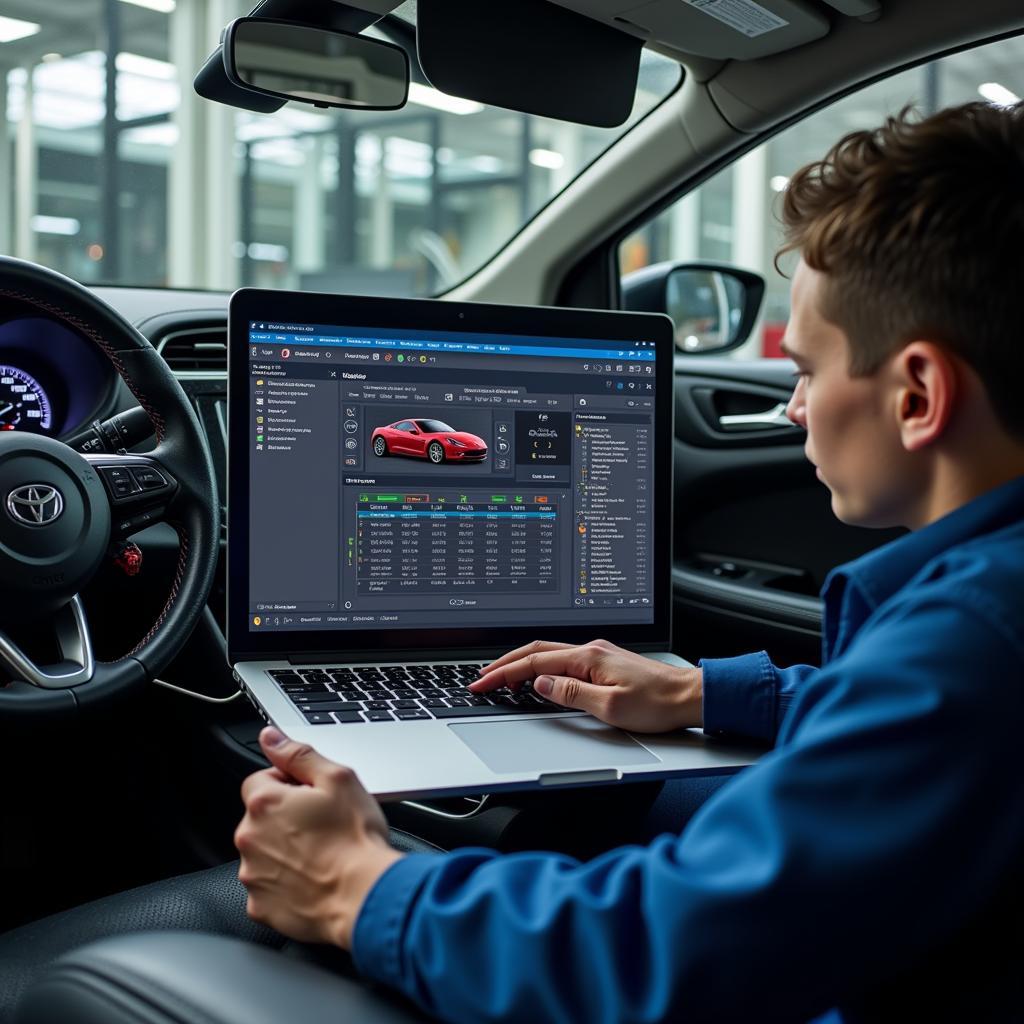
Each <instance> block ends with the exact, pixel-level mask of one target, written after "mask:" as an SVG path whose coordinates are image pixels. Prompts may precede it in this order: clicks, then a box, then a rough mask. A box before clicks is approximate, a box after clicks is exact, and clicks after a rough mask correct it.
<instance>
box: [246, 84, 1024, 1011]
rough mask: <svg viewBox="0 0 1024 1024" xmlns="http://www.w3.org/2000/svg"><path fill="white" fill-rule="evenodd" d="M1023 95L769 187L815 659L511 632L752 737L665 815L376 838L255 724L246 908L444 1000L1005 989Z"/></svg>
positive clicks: (662, 715)
mask: <svg viewBox="0 0 1024 1024" xmlns="http://www.w3.org/2000/svg"><path fill="white" fill-rule="evenodd" d="M1022 183H1024V105H1017V106H1016V107H1013V108H1009V109H1000V108H996V107H992V106H987V105H984V104H968V105H966V106H963V107H960V108H956V109H952V110H947V111H944V112H941V113H939V114H937V115H935V116H934V117H931V118H928V119H927V120H924V121H921V122H918V123H915V122H913V121H912V120H911V119H910V118H909V117H908V116H907V115H906V113H904V114H903V115H901V116H900V117H898V118H891V119H889V120H888V121H887V122H886V124H885V125H884V126H883V127H882V128H880V129H878V130H877V131H874V132H856V133H854V134H852V135H850V136H847V137H846V138H845V139H843V140H842V141H841V142H840V143H838V144H837V145H836V146H835V147H834V148H833V149H832V151H831V152H830V153H829V154H828V155H827V156H826V157H825V159H824V160H822V161H820V162H818V163H815V164H812V165H810V166H808V167H805V168H804V169H803V170H801V171H800V172H798V173H797V174H796V175H794V176H793V178H792V179H791V181H790V183H789V186H788V188H787V191H786V196H785V203H784V211H783V220H784V226H785V231H786V245H785V247H784V249H792V250H798V251H799V252H800V254H801V257H802V258H801V261H800V263H799V265H798V267H797V270H796V272H795V275H794V278H793V283H792V317H791V320H790V322H789V326H788V328H787V331H786V338H785V350H786V352H787V354H789V355H790V356H791V357H792V358H793V360H794V361H795V363H796V366H797V370H798V373H797V382H796V387H795V390H794V393H793V397H792V400H791V401H790V404H789V409H788V414H789V416H790V418H791V419H792V420H793V421H794V422H795V423H798V424H800V425H801V426H803V427H806V429H807V446H806V452H807V456H808V458H809V459H810V460H811V462H812V463H814V464H815V465H816V467H817V474H818V476H819V478H820V479H821V480H822V481H823V483H824V484H825V485H826V486H827V487H828V488H829V490H830V491H831V494H832V507H833V510H834V512H835V514H836V515H837V516H838V517H839V518H840V519H841V520H843V521H844V522H848V523H855V524H858V525H863V526H879V527H883V526H895V525H901V526H905V527H907V528H909V530H910V531H911V532H910V533H909V534H908V535H907V536H905V537H902V538H900V539H898V540H897V541H895V542H893V543H891V544H889V545H887V546H885V547H883V548H880V549H878V550H876V551H874V552H872V553H870V554H869V555H867V556H865V557H863V558H861V559H859V560H857V561H856V562H853V563H851V564H850V565H847V566H844V567H841V568H839V569H837V570H835V571H834V572H833V573H832V575H831V576H830V578H829V580H828V582H827V584H826V587H825V591H824V598H825V628H824V644H823V667H822V668H821V669H814V668H811V667H809V666H798V667H796V668H791V669H785V670H780V669H778V668H776V667H775V666H773V665H772V664H771V662H770V661H769V660H768V657H767V656H766V655H765V654H763V653H760V654H751V655H748V656H745V657H741V658H734V659H727V660H717V661H705V662H703V663H702V664H701V666H700V667H699V668H696V669H692V670H685V671H682V670H678V669H673V668H670V667H667V666H664V665H658V664H654V663H651V662H649V661H647V660H646V659H643V658H640V657H639V656H636V655H633V654H630V653H628V652H626V651H623V650H620V649H618V648H615V647H614V646H612V645H611V644H607V643H604V642H601V641H598V642H596V643H593V644H587V645H585V646H582V647H572V646H568V645H561V644H549V643H538V644H533V645H531V646H530V647H528V648H523V649H520V650H517V651H513V652H512V653H510V654H507V655H505V656H504V657H502V658H500V659H498V660H497V661H495V662H494V663H492V664H491V665H489V666H487V667H486V668H485V669H484V670H483V673H482V675H481V678H480V680H479V681H478V682H477V683H475V684H474V686H475V688H476V689H478V690H479V691H487V690H492V689H494V688H496V687H500V686H512V687H517V686H520V685H522V683H523V682H524V681H525V680H529V679H533V680H535V682H534V686H535V688H536V689H537V690H538V691H539V692H541V693H542V694H545V695H547V696H548V697H549V698H550V699H552V700H554V701H556V702H558V703H562V704H567V705H570V706H572V707H576V708H583V709H586V710H587V711H590V712H592V713H593V714H595V715H597V716H598V717H599V718H602V719H604V720H606V721H608V722H611V723H613V724H615V725H621V726H624V727H626V728H629V729H633V730H639V731H644V730H650V731H659V730H666V729H673V728H678V727H682V726H696V725H701V724H703V726H704V728H705V729H708V730H713V731H716V732H722V733H737V734H743V735H746V736H753V737H758V738H761V739H764V740H766V741H769V742H773V743H774V749H773V750H772V751H771V752H770V753H769V754H767V755H766V756H765V757H764V758H763V759H762V760H761V761H760V762H759V763H758V764H757V765H756V766H754V767H751V768H749V769H747V770H746V771H744V772H743V773H741V774H740V775H738V776H737V777H736V778H735V779H733V780H731V781H730V782H729V783H728V784H727V785H726V786H724V787H723V788H722V790H720V791H719V793H717V794H716V795H715V796H714V797H713V798H712V799H711V800H710V801H709V802H708V803H707V804H706V805H705V806H704V807H703V808H702V809H701V811H700V812H698V814H697V815H696V816H695V817H694V819H693V820H692V821H691V822H690V823H689V825H688V827H687V828H686V829H685V830H684V832H683V833H682V835H679V836H675V835H664V836H661V837H659V838H658V839H656V840H655V841H654V842H652V843H651V844H650V845H649V846H648V847H646V848H637V847H630V848H625V849H620V850H615V851H612V852H610V853H608V854H606V855H604V856H602V857H599V858H598V859H596V860H594V861H591V862H589V863H586V864H580V863H578V862H576V861H573V860H572V859H570V858H567V857H564V856H560V855H555V854H545V853H525V854H517V855H512V856H500V855H497V854H495V853H494V852H493V851H487V850H476V849H473V850H461V851H457V852H455V853H452V854H448V855H427V854H418V855H412V856H407V857H403V856H401V855H400V854H398V853H397V852H395V851H394V850H392V849H390V848H389V847H388V845H387V842H386V834H387V833H386V826H385V822H384V818H383V816H382V814H381V812H380V809H379V808H378V806H377V805H376V803H375V802H374V801H373V800H372V799H371V798H370V797H369V796H368V795H367V794H366V792H365V791H364V790H363V789H362V788H361V787H360V785H359V783H358V780H357V779H356V778H355V777H354V776H353V775H352V773H351V772H350V771H349V770H347V769H345V768H344V767H340V766H337V765H334V764H331V763H329V762H327V761H325V760H324V759H323V758H321V757H319V756H318V755H317V754H315V753H314V752H312V751H311V750H309V749H308V748H305V747H300V746H298V745H296V744H295V743H293V742H291V741H289V740H286V739H285V738H284V737H283V736H281V735H280V733H277V732H276V731H275V730H273V729H268V730H265V731H264V733H263V735H262V737H261V740H262V743H263V747H264V750H265V751H266V754H267V756H268V758H269V759H270V760H271V762H272V763H273V765H274V767H272V768H270V769H269V770H267V771H265V772H259V773H257V774H256V775H254V776H252V777H251V778H249V779H248V780H247V781H246V782H245V784H244V787H243V796H244V799H245V803H246V808H247V809H246V814H245V817H244V818H243V820H242V822H241V824H240V826H239V828H238V831H237V833H236V841H237V845H238V848H239V850H240V851H241V855H242V859H241V866H240V869H239V878H240V879H241V881H242V882H243V883H244V884H245V886H246V887H247V889H248V894H249V895H248V910H249V914H250V915H251V916H252V917H253V918H254V919H256V920H257V921H261V922H264V923H266V924H270V925H272V926H273V927H275V928H277V929H279V930H281V931H282V932H284V933H286V934H288V935H291V936H293V937H295V938H298V939H303V940H308V941H314V942H326V943H335V944H337V945H339V946H342V947H344V948H348V949H351V950H352V951H353V954H354V957H355V961H356V964H357V965H358V966H359V968H360V969H361V970H362V971H363V972H364V973H365V974H367V975H369V976H371V977H374V978H377V979H379V980H383V981H385V982H388V983H390V984H392V985H394V986H396V987H398V988H400V989H402V990H403V991H405V992H406V993H407V994H408V995H410V996H411V997H412V998H413V999H415V1000H416V1001H417V1002H419V1003H420V1004H421V1005H422V1006H424V1007H425V1008H427V1009H428V1010H430V1011H432V1012H435V1013H437V1014H439V1015H440V1016H441V1017H443V1018H445V1019H449V1020H454V1021H482V1020H491V1019H501V1020H516V1021H520V1020H522V1021H525V1020H538V1021H587V1022H597V1021H633V1020H643V1021H655V1020H669V1019H671V1020H686V1021H703V1020H715V1021H763V1020H804V1021H806V1020H808V1019H810V1018H812V1017H815V1016H817V1015H820V1014H822V1013H826V1012H827V1011H830V1010H831V1019H842V1020H848V1021H853V1020H868V1019H870V1020H873V1021H874V1020H882V1019H893V1020H901V1021H902V1020H907V1019H914V1020H939V1019H957V1020H970V1021H983V1020H1009V1019H1020V1018H1021V1017H1024V991H1022V982H1021V977H1022V974H1024V972H1022V971H1021V966H1020V956H1021V952H1022V950H1021V946H1022V943H1021V939H1020V936H1021V920H1022V918H1021V912H1022V910H1024V898H1022V892H1024V785H1022V783H1021V777H1022V774H1024V767H1022V765H1021V761H1020V751H1021V750H1024V742H1022V735H1024V733H1022V729H1024V630H1022V628H1021V619H1020V613H1019V611H1018V608H1019V603H1020V600H1021V597H1022V595H1024V521H1022V513H1024V403H1022V402H1020V401H1019V399H1018V391H1019V389H1020V388H1021V387H1022V386H1024V346H1022V343H1021V331H1022V329H1024V302H1022V296H1024V288H1022V270H1024V188H1022Z"/></svg>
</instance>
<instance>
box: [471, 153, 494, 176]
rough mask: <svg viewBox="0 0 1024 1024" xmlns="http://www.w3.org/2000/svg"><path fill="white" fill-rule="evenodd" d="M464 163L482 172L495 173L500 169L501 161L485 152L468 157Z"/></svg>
mask: <svg viewBox="0 0 1024 1024" xmlns="http://www.w3.org/2000/svg"><path fill="white" fill-rule="evenodd" d="M466 163H467V165H468V166H469V167H472V168H473V170H474V171H481V172H482V173H484V174H497V173H498V171H500V170H501V161H500V160H499V159H498V158H497V157H496V156H490V155H489V154H487V153H481V154H480V156H473V157H470V158H469V159H468V160H467V161H466Z"/></svg>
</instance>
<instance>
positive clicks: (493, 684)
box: [469, 640, 703, 732]
mask: <svg viewBox="0 0 1024 1024" xmlns="http://www.w3.org/2000/svg"><path fill="white" fill-rule="evenodd" d="M702 677H703V673H702V672H701V670H700V669H699V668H689V669H685V668H676V667H674V666H672V665H665V664H663V663H662V662H658V661H652V660H651V659H650V658H645V657H643V656H642V655H639V654H634V653H633V652H632V651H626V650H623V649H622V648H621V647H616V646H615V645H614V644H612V643H609V642H608V641H607V640H595V641H593V642H592V643H589V644H581V645H575V644H558V643H551V642H549V641H545V640H537V641H534V643H532V644H527V645H526V646H525V647H520V648H518V649H517V650H514V651H511V652H509V653H508V654H506V655H503V656H502V657H500V658H498V659H497V660H496V661H492V662H491V663H490V664H489V665H484V667H483V668H482V669H481V670H480V678H479V679H478V680H477V681H476V682H474V683H471V684H470V687H469V689H470V691H471V692H473V693H481V694H482V693H490V692H492V691H494V690H498V689H500V688H501V687H508V688H509V689H511V690H513V691H518V690H519V689H520V688H521V687H522V686H523V685H524V683H526V682H528V681H529V680H533V689H534V690H535V691H536V692H537V693H539V694H541V695H542V696H544V697H546V698H547V699H548V700H550V701H554V702H556V703H558V704H561V705H564V706H565V707H570V708H576V709H579V710H581V711H589V712H590V713H591V714H592V715H595V716H596V717H597V718H600V719H601V720H602V721H604V722H608V723H609V725H616V726H618V727H619V728H621V729H629V730H631V731H633V732H668V731H670V730H672V729H680V728H686V727H690V726H696V725H700V724H701V721H702V705H703V699H702V698H703V692H702Z"/></svg>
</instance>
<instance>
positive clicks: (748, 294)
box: [622, 263, 765, 354]
mask: <svg viewBox="0 0 1024 1024" xmlns="http://www.w3.org/2000/svg"><path fill="white" fill-rule="evenodd" d="M764 287H765V285H764V278H763V277H761V275H760V274H755V273H753V272H752V271H749V270H738V269H737V268H735V267H725V266H720V265H718V264H714V263H655V264H654V265H653V266H650V267H644V268H643V269H642V270H637V271H635V272H634V273H632V274H627V275H626V276H625V277H624V278H623V279H622V308H623V309H630V310H637V311H642V312H648V313H667V314H668V315H669V316H670V317H671V318H672V321H673V323H674V324H675V325H676V330H675V339H676V348H677V349H678V350H679V351H680V352H686V353H688V354H689V353H711V352H714V353H719V352H726V351H728V350H729V349H733V348H737V347H739V346H740V345H742V344H743V342H745V341H746V340H747V338H748V337H750V332H751V330H753V327H754V323H755V322H756V320H757V314H758V311H759V310H760V308H761V302H762V300H763V299H764Z"/></svg>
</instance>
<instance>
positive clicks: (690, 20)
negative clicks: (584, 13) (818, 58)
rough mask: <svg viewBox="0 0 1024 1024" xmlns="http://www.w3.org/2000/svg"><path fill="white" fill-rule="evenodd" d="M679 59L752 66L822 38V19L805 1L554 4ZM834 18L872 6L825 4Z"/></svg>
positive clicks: (565, 0)
mask: <svg viewBox="0 0 1024 1024" xmlns="http://www.w3.org/2000/svg"><path fill="white" fill-rule="evenodd" d="M555 2H556V3H558V4H559V5H560V6H562V7H565V8H568V9H572V10H574V11H581V10H588V11H590V12H591V13H592V15H593V16H594V17H599V18H601V20H602V21H605V22H606V23H608V24H612V25H620V26H621V27H622V28H623V29H625V30H626V31H630V32H633V33H635V34H638V35H641V36H643V37H644V38H646V39H648V40H649V41H651V42H657V43H661V44H663V45H665V46H667V47H670V48H671V49H673V50H678V51H679V52H680V53H692V54H694V55H696V56H700V57H711V58H716V59H719V60H753V59H755V58H757V57H766V56H768V55H769V54H772V53H780V52H781V51H783V50H791V49H793V47H795V46H802V45H803V44H804V43H809V42H811V41H812V40H814V39H818V38H820V37H821V36H824V35H826V34H827V33H828V30H829V21H828V18H827V17H826V16H825V15H824V14H823V13H822V12H821V9H820V5H817V4H814V3H811V2H810V0H646V2H644V3H638V2H637V0H555ZM828 3H829V6H831V7H833V8H834V9H835V10H836V11H837V13H839V12H843V13H846V10H845V9H846V8H849V11H850V13H856V14H857V15H863V14H868V13H869V12H870V11H872V10H874V9H876V8H877V3H875V0H828Z"/></svg>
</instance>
